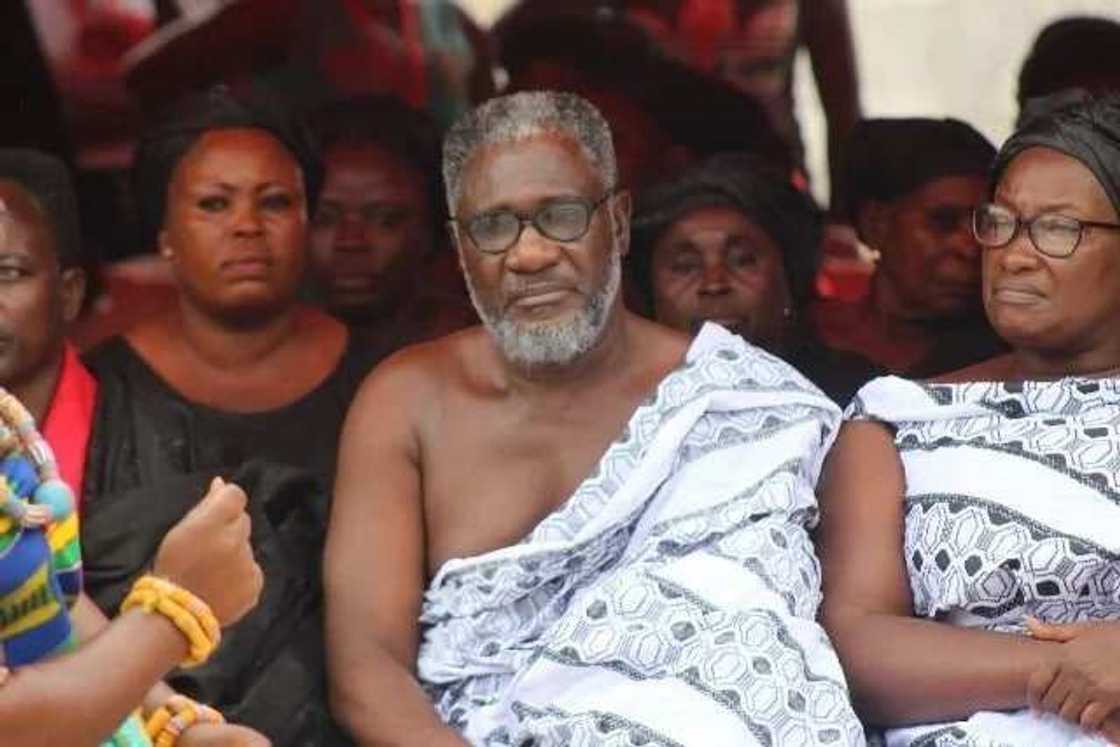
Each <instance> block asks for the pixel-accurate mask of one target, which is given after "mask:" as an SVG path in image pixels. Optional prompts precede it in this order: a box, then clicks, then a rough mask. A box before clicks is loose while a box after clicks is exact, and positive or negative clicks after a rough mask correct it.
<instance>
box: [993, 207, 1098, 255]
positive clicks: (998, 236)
mask: <svg viewBox="0 0 1120 747" xmlns="http://www.w3.org/2000/svg"><path fill="white" fill-rule="evenodd" d="M1023 228H1025V229H1026V230H1027V236H1029V237H1030V240H1031V244H1033V245H1034V248H1035V249H1037V250H1038V252H1039V253H1040V254H1045V255H1046V256H1047V257H1053V258H1055V259H1065V258H1066V257H1068V256H1070V255H1071V254H1073V252H1074V250H1075V249H1077V247H1078V245H1079V244H1080V243H1081V237H1082V235H1083V234H1084V233H1085V229H1086V228H1111V229H1113V230H1116V229H1120V223H1102V222H1100V221H1094V220H1079V219H1078V218H1071V217H1069V216H1068V215H1062V214H1060V213H1043V214H1042V215H1036V216H1035V217H1033V218H1031V219H1030V220H1025V219H1023V218H1020V217H1019V216H1018V215H1016V214H1015V213H1014V212H1012V211H1011V210H1008V209H1007V208H1005V207H1002V206H1000V205H993V204H991V203H988V204H986V205H981V206H980V207H978V208H976V210H975V212H973V214H972V233H973V235H974V236H975V237H976V240H977V241H978V242H980V245H981V246H985V247H988V248H990V249H998V248H999V247H1001V246H1007V245H1008V244H1010V243H1011V242H1012V241H1014V240H1015V237H1016V236H1018V235H1019V231H1020V230H1021V229H1023Z"/></svg>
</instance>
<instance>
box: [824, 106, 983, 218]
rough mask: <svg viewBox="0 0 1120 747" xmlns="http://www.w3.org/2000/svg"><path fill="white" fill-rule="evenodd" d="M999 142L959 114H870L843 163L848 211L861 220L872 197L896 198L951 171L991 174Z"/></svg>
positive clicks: (844, 204) (850, 136)
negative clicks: (876, 116)
mask: <svg viewBox="0 0 1120 747" xmlns="http://www.w3.org/2000/svg"><path fill="white" fill-rule="evenodd" d="M995 154H996V149H995V146H993V145H992V144H991V142H989V141H988V139H987V138H986V137H984V136H983V135H981V134H980V133H979V132H978V131H977V130H976V129H975V128H973V127H972V126H971V125H968V124H966V123H964V122H961V121H960V120H957V119H926V118H921V117H913V118H899V119H864V120H861V121H860V122H858V123H857V124H856V126H855V127H853V128H852V131H851V132H850V133H849V134H848V137H847V140H846V141H845V143H844V148H843V153H842V156H841V163H840V173H839V182H840V191H839V200H840V203H841V208H842V211H841V212H842V214H843V215H845V216H846V217H847V218H848V220H849V221H851V223H852V225H855V226H858V225H859V221H858V217H859V212H860V209H861V208H862V207H863V205H864V204H865V203H867V202H869V201H872V200H874V201H879V202H892V201H894V200H897V199H899V198H901V197H905V196H906V195H908V194H910V193H912V192H914V191H916V190H917V189H919V188H921V187H922V186H923V185H925V184H928V183H929V182H931V181H933V180H935V179H940V178H942V177H946V176H981V177H985V178H986V177H987V176H988V169H989V168H990V166H991V163H992V159H993V158H994V157H995Z"/></svg>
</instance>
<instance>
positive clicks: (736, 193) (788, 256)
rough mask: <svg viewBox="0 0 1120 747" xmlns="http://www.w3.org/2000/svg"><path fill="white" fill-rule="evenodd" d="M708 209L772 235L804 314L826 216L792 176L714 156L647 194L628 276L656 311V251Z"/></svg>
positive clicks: (753, 160) (736, 156)
mask: <svg viewBox="0 0 1120 747" xmlns="http://www.w3.org/2000/svg"><path fill="white" fill-rule="evenodd" d="M706 207H730V208H733V209H735V210H738V211H739V212H741V213H742V214H743V215H744V216H745V217H746V218H747V219H748V220H750V221H751V222H753V223H755V224H757V225H758V227H759V228H761V229H762V230H763V231H765V232H766V234H767V235H768V236H770V238H771V239H773V241H774V243H775V244H777V246H778V250H779V251H780V252H781V254H782V264H783V266H784V268H785V276H786V281H787V282H788V283H789V289H790V295H791V297H792V299H793V302H794V304H795V305H796V306H797V307H798V308H799V309H800V308H803V307H804V306H805V304H806V303H808V301H809V299H810V297H811V296H812V289H813V280H814V278H815V277H816V274H817V268H818V266H819V261H820V243H821V232H822V229H823V216H822V213H821V211H820V209H819V208H818V207H817V205H816V203H814V202H813V200H812V198H811V197H809V196H808V195H807V194H805V193H804V192H802V191H801V190H799V189H797V188H796V187H794V186H793V184H792V183H791V182H790V176H789V174H788V173H784V172H782V171H778V170H775V169H774V168H773V166H772V165H771V164H770V163H768V162H766V161H764V160H761V159H759V158H757V157H755V156H750V155H746V154H741V153H728V154H722V155H718V156H714V157H712V158H710V159H708V160H707V161H704V162H703V163H700V164H698V165H697V166H695V167H693V168H691V169H689V170H688V171H687V172H685V173H684V174H682V175H681V176H680V177H679V178H677V179H673V180H671V181H667V182H664V183H662V184H659V185H657V186H654V187H651V188H650V189H648V190H646V191H645V192H643V193H642V194H641V195H640V196H639V197H638V200H637V203H636V206H635V210H634V220H633V227H632V229H631V244H630V253H629V255H628V256H627V258H626V261H627V272H628V273H629V276H630V279H631V280H632V281H633V287H634V289H635V290H637V291H638V292H639V293H640V294H641V296H642V298H641V300H642V301H643V302H644V303H646V304H647V308H646V310H645V312H646V313H647V314H649V315H651V316H652V309H653V246H654V244H656V243H657V240H658V239H659V238H661V236H662V235H663V234H664V233H665V232H666V231H667V230H669V229H670V228H671V227H672V226H673V224H674V223H676V222H677V221H678V220H680V219H681V218H682V217H683V216H684V215H686V214H687V213H690V212H692V211H694V210H697V209H700V208H706Z"/></svg>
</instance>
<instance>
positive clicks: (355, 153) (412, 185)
mask: <svg viewBox="0 0 1120 747" xmlns="http://www.w3.org/2000/svg"><path fill="white" fill-rule="evenodd" d="M323 161H324V164H325V166H326V178H325V180H324V183H323V188H324V190H325V191H327V192H331V191H333V190H343V191H346V190H350V189H374V188H376V189H378V190H379V191H384V190H390V189H391V190H401V191H405V190H407V191H409V192H416V193H420V192H422V191H423V180H424V177H423V174H422V173H421V172H420V171H419V170H418V169H416V168H414V167H413V166H412V165H410V164H409V163H407V162H406V161H405V160H404V159H402V158H400V157H399V156H397V155H396V154H395V153H392V152H391V151H389V150H387V149H385V148H383V147H381V146H379V145H376V144H373V143H363V144H340V145H335V146H332V147H331V148H329V149H328V150H327V151H326V153H324V157H323Z"/></svg>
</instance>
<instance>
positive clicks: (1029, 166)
mask: <svg viewBox="0 0 1120 747" xmlns="http://www.w3.org/2000/svg"><path fill="white" fill-rule="evenodd" d="M996 195H997V197H998V198H1000V199H1005V200H1007V199H1010V200H1013V201H1014V200H1025V201H1027V202H1038V203H1039V204H1040V205H1041V206H1043V207H1045V206H1046V205H1047V204H1057V203H1062V204H1069V205H1073V206H1076V207H1080V208H1083V209H1084V210H1085V211H1086V212H1087V213H1092V214H1094V215H1102V216H1104V215H1108V214H1109V213H1111V214H1112V215H1113V216H1115V215H1117V213H1118V211H1117V210H1116V209H1115V206H1113V205H1112V203H1111V201H1110V200H1109V199H1108V193H1107V192H1105V189H1104V187H1103V186H1101V183H1100V182H1099V181H1098V180H1097V177H1096V175H1095V174H1093V172H1092V170H1091V169H1090V168H1089V167H1088V166H1086V165H1085V164H1083V163H1082V162H1081V161H1080V160H1078V159H1076V158H1074V157H1073V156H1070V155H1068V154H1066V153H1062V152H1061V151H1058V150H1054V149H1052V148H1044V147H1033V148H1028V149H1026V150H1024V151H1023V152H1022V153H1020V154H1019V155H1017V156H1015V158H1013V159H1012V160H1011V163H1010V164H1008V166H1007V169H1006V170H1005V171H1004V172H1003V174H1002V175H1001V177H1000V180H999V184H998V185H997V189H996ZM1027 207H1032V205H1027Z"/></svg>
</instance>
